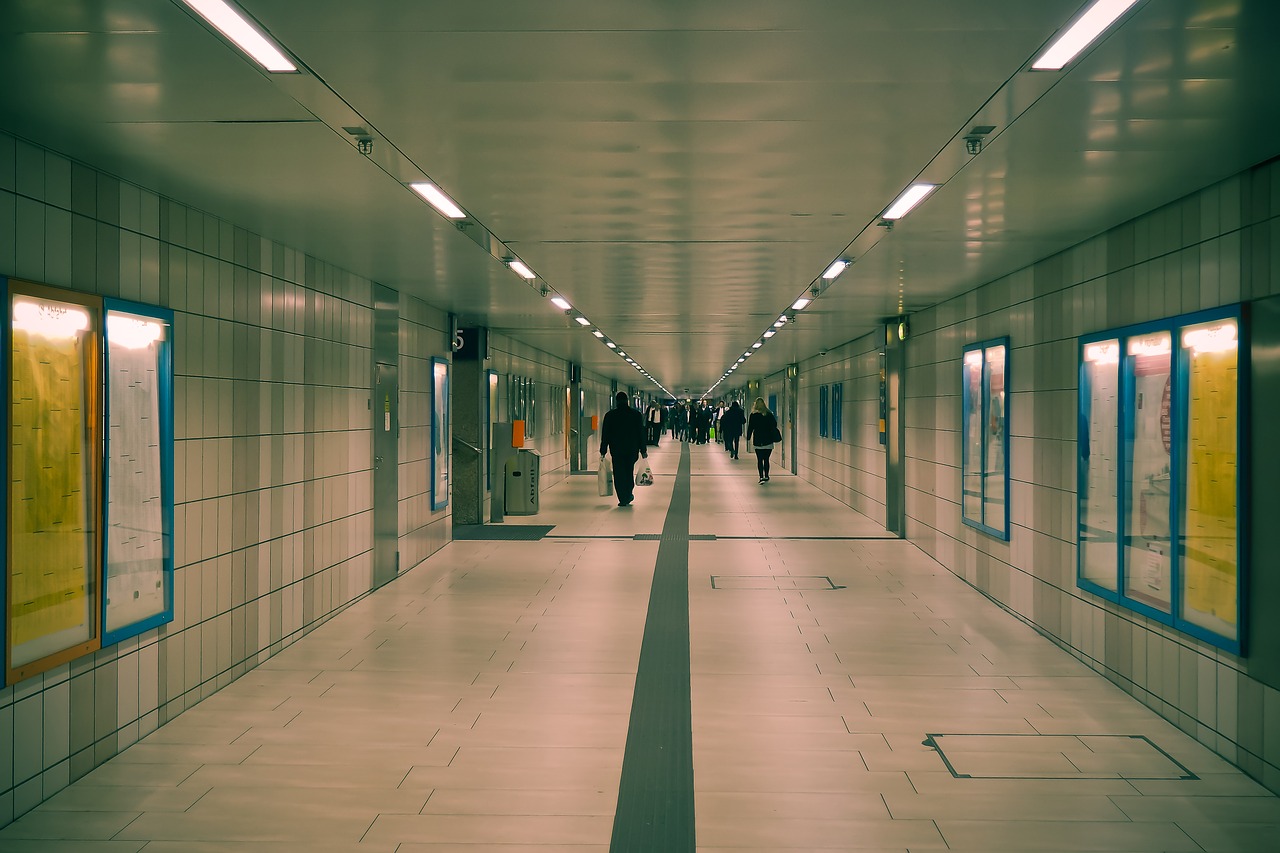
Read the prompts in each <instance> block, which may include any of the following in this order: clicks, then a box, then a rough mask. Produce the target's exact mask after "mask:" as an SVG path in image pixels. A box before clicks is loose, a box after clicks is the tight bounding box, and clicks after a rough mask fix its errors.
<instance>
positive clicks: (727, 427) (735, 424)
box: [720, 400, 747, 459]
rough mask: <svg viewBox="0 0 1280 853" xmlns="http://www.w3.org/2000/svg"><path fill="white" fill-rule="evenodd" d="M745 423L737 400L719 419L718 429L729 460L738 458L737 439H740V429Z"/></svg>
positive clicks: (745, 418) (744, 417) (744, 416)
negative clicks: (722, 433) (722, 435)
mask: <svg viewBox="0 0 1280 853" xmlns="http://www.w3.org/2000/svg"><path fill="white" fill-rule="evenodd" d="M746 422H747V417H746V415H745V414H744V413H743V411H742V407H741V406H739V405H738V401H737V400H734V401H733V405H731V406H729V408H728V409H726V410H725V413H724V415H723V416H721V418H720V429H721V431H722V432H724V449H725V450H727V451H729V458H730V459H737V458H738V439H740V438H742V427H743V426H744V425H745V424H746Z"/></svg>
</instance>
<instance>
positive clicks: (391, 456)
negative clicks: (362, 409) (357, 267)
mask: <svg viewBox="0 0 1280 853" xmlns="http://www.w3.org/2000/svg"><path fill="white" fill-rule="evenodd" d="M370 409H371V413H372V416H373V448H372V449H373V583H374V586H381V585H382V584H384V583H386V582H387V581H390V580H393V579H394V578H395V576H396V574H397V573H399V571H400V470H399V469H400V448H399V437H400V294H399V292H397V291H395V290H392V289H391V288H389V287H384V286H382V285H380V284H375V285H374V286H373V396H372V400H371V401H370Z"/></svg>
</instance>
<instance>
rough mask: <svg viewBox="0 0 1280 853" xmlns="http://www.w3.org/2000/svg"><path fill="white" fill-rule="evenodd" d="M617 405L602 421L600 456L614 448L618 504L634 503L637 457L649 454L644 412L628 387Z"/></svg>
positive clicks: (618, 397) (617, 398) (619, 396)
mask: <svg viewBox="0 0 1280 853" xmlns="http://www.w3.org/2000/svg"><path fill="white" fill-rule="evenodd" d="M615 399H616V400H617V405H616V406H614V408H613V411H611V412H607V413H606V414H605V416H604V422H603V423H602V424H601V425H600V458H601V459H604V455H605V453H606V452H608V451H613V453H612V456H613V488H614V490H615V491H616V492H617V495H618V506H630V505H631V501H632V500H633V499H634V498H635V494H634V492H635V487H636V457H637V456H643V457H644V458H646V459H648V458H649V452H648V450H646V449H645V424H644V415H642V414H641V413H640V412H638V411H636V410H635V409H633V408H631V404H630V402H629V401H628V399H627V392H626V391H619V392H618V396H617V397H616V398H615Z"/></svg>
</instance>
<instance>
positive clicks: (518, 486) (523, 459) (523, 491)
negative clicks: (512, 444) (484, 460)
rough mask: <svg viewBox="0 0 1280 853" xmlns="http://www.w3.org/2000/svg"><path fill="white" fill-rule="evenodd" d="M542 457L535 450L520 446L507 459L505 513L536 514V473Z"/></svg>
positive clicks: (538, 471)
mask: <svg viewBox="0 0 1280 853" xmlns="http://www.w3.org/2000/svg"><path fill="white" fill-rule="evenodd" d="M541 468H542V457H541V456H539V455H538V452H537V451H535V450H525V449H524V448H521V449H519V450H517V451H516V452H515V455H514V456H512V457H511V458H510V459H509V460H508V461H507V468H506V473H505V476H506V487H507V489H506V492H507V499H506V506H505V509H506V513H507V515H537V514H538V485H539V484H538V475H539V473H540V471H541Z"/></svg>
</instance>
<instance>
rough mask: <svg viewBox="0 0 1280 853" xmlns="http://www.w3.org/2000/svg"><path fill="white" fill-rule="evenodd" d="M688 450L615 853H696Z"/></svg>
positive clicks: (653, 595) (654, 594)
mask: <svg viewBox="0 0 1280 853" xmlns="http://www.w3.org/2000/svg"><path fill="white" fill-rule="evenodd" d="M689 508H690V500H689V448H688V446H687V445H686V446H684V447H683V448H681V451H680V468H679V470H678V471H677V472H676V483H675V489H674V491H673V492H672V494H671V505H670V507H669V508H668V509H667V519H666V522H665V524H664V525H663V528H662V540H661V544H659V545H658V561H657V565H656V566H655V568H654V571H653V586H652V588H651V590H650V592H649V612H648V616H647V617H646V618H645V623H644V639H643V640H642V641H641V644H640V664H639V668H638V670H637V672H636V689H635V695H634V696H633V697H632V699H631V722H630V725H629V727H628V728H627V747H626V751H625V752H624V753H623V758H622V781H621V783H620V784H619V786H618V810H617V813H616V814H615V815H614V818H613V841H612V843H611V844H610V845H609V850H610V851H611V853H656V851H662V853H693V851H694V847H695V843H694V815H693V723H692V711H691V707H692V698H691V694H690V687H689Z"/></svg>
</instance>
